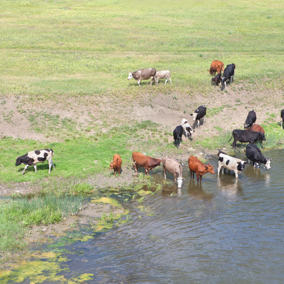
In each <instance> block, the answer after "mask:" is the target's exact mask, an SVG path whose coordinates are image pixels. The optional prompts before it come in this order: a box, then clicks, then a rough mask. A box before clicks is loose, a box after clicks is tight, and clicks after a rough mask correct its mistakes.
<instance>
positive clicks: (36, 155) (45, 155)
mask: <svg viewBox="0 0 284 284" xmlns="http://www.w3.org/2000/svg"><path fill="white" fill-rule="evenodd" d="M53 155H54V152H53V150H52V149H45V150H36V151H31V152H28V153H27V154H25V155H23V156H20V157H18V158H17V160H16V164H15V166H19V165H21V164H24V165H26V166H25V168H24V170H23V172H22V175H23V174H24V173H25V171H26V169H27V168H28V167H29V166H34V168H35V172H37V167H36V164H37V163H44V162H45V161H46V160H48V163H49V173H50V170H51V167H52V166H53V168H54V170H55V167H54V164H53V162H52V156H53Z"/></svg>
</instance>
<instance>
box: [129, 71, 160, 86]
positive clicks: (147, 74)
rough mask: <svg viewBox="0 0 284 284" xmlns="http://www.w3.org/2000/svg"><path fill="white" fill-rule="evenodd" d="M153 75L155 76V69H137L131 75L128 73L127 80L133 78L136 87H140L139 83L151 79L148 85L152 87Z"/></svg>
mask: <svg viewBox="0 0 284 284" xmlns="http://www.w3.org/2000/svg"><path fill="white" fill-rule="evenodd" d="M155 75H156V69H155V68H147V69H139V70H137V71H135V72H133V73H131V72H129V75H128V78H127V79H128V80H130V79H132V78H134V79H135V80H136V81H137V83H138V85H139V86H141V85H140V82H141V81H142V80H148V79H150V78H151V82H150V84H151V85H152V83H153V80H154V77H155Z"/></svg>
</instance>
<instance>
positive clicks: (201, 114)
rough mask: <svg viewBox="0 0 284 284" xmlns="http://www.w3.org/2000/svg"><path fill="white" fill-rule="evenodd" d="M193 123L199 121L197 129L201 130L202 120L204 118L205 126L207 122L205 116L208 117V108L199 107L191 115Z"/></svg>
mask: <svg viewBox="0 0 284 284" xmlns="http://www.w3.org/2000/svg"><path fill="white" fill-rule="evenodd" d="M190 115H192V120H193V122H195V121H197V127H198V128H199V125H200V119H201V118H203V124H204V122H205V116H206V106H205V105H202V106H199V107H198V108H197V109H196V110H195V111H194V113H191V114H190Z"/></svg>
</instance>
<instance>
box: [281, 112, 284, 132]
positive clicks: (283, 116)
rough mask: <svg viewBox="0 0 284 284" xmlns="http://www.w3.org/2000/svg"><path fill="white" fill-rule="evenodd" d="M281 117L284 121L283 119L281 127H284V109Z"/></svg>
mask: <svg viewBox="0 0 284 284" xmlns="http://www.w3.org/2000/svg"><path fill="white" fill-rule="evenodd" d="M280 116H281V118H282V121H281V128H282V129H283V122H284V109H282V110H281V115H280Z"/></svg>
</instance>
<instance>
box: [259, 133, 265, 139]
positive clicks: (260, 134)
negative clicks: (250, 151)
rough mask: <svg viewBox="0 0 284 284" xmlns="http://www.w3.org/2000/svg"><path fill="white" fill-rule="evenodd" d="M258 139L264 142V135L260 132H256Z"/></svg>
mask: <svg viewBox="0 0 284 284" xmlns="http://www.w3.org/2000/svg"><path fill="white" fill-rule="evenodd" d="M258 139H259V140H263V141H266V138H265V135H264V134H263V133H261V132H258Z"/></svg>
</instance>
